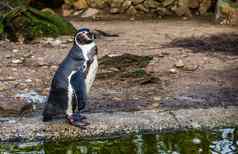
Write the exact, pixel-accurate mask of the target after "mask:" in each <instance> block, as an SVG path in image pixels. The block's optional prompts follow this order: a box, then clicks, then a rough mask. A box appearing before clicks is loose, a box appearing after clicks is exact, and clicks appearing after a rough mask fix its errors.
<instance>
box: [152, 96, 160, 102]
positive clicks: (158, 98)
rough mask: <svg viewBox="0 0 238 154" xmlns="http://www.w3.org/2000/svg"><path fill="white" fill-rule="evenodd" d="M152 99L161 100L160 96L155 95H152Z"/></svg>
mask: <svg viewBox="0 0 238 154" xmlns="http://www.w3.org/2000/svg"><path fill="white" fill-rule="evenodd" d="M153 100H154V101H158V102H159V101H160V100H161V97H159V96H155V97H153Z"/></svg>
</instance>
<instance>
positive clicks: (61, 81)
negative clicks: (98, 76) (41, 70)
mask: <svg viewBox="0 0 238 154" xmlns="http://www.w3.org/2000/svg"><path fill="white" fill-rule="evenodd" d="M84 61H85V58H84V56H83V54H82V51H81V48H79V47H78V46H76V45H74V46H73V47H72V48H71V50H70V52H69V54H68V55H67V56H66V58H65V59H64V60H63V62H62V63H61V64H60V65H59V68H58V69H57V71H56V72H55V75H54V77H53V80H52V87H51V88H52V89H55V88H56V89H57V88H60V89H61V88H62V89H67V88H68V76H69V75H70V74H71V73H72V71H77V70H80V69H83V63H84Z"/></svg>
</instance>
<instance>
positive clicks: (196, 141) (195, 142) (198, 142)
mask: <svg viewBox="0 0 238 154" xmlns="http://www.w3.org/2000/svg"><path fill="white" fill-rule="evenodd" d="M192 142H193V144H200V143H201V140H200V139H199V138H194V139H193V140H192Z"/></svg>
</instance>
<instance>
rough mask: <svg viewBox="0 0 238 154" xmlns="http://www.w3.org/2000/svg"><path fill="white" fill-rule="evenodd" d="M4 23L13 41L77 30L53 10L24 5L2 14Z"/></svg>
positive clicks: (64, 33) (70, 32) (70, 33)
mask: <svg viewBox="0 0 238 154" xmlns="http://www.w3.org/2000/svg"><path fill="white" fill-rule="evenodd" d="M0 25H1V22H0ZM2 25H3V29H4V33H5V34H6V36H7V37H8V38H9V39H10V40H12V41H18V40H19V39H21V38H23V39H24V41H29V40H33V39H34V38H38V37H57V36H60V35H72V34H73V33H74V32H75V31H76V29H75V28H74V27H73V25H72V24H70V23H69V22H67V21H66V20H64V18H63V17H60V16H58V15H56V14H53V13H52V12H51V11H39V10H37V9H34V8H30V7H24V6H20V7H16V8H14V9H12V10H11V11H9V12H7V13H5V14H4V15H3V16H2Z"/></svg>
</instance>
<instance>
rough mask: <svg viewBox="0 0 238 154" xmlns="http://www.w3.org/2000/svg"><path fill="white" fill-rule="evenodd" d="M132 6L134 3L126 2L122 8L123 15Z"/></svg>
mask: <svg viewBox="0 0 238 154" xmlns="http://www.w3.org/2000/svg"><path fill="white" fill-rule="evenodd" d="M131 5H132V1H128V0H126V1H125V2H124V3H123V4H122V6H121V13H124V12H125V11H126V10H127V9H129V7H130V6H131Z"/></svg>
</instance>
